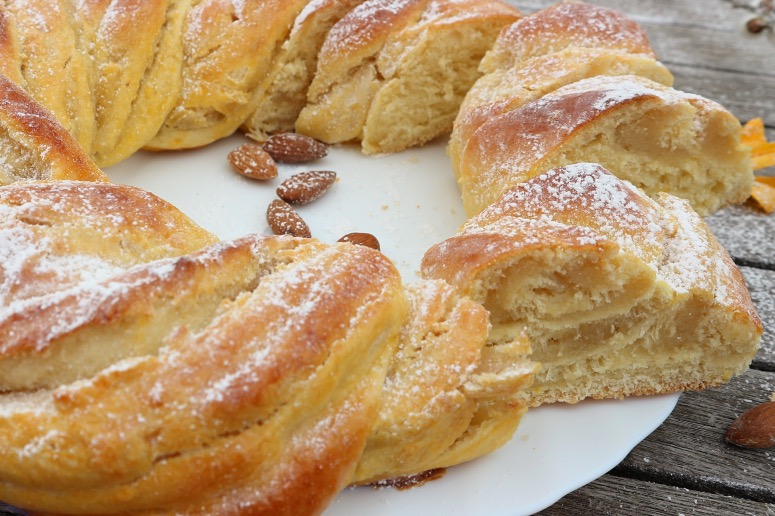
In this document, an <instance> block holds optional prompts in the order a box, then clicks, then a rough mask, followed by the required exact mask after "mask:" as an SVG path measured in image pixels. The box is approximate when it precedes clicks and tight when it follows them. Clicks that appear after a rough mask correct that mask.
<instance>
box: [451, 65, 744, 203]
mask: <svg viewBox="0 0 775 516" xmlns="http://www.w3.org/2000/svg"><path fill="white" fill-rule="evenodd" d="M740 136H741V125H740V122H739V121H738V120H737V119H736V118H735V117H734V116H733V115H732V114H731V113H729V111H727V110H726V109H724V108H723V107H722V106H720V105H719V104H717V103H716V102H713V101H711V100H708V99H705V98H703V97H700V96H698V95H692V94H688V93H683V92H680V91H677V90H674V89H672V88H669V87H667V86H663V85H661V84H657V83H655V82H653V81H650V80H648V79H645V78H642V77H637V76H613V77H607V76H598V77H591V78H588V79H583V80H580V81H578V82H574V83H571V84H568V85H566V86H563V87H561V88H559V89H557V90H555V91H553V92H551V93H548V94H546V95H545V96H543V97H541V98H539V99H537V100H535V101H533V102H530V103H528V104H525V105H524V106H522V107H521V108H519V109H516V110H514V111H509V112H507V113H504V114H502V115H500V116H497V117H495V118H492V119H490V120H489V121H488V122H487V123H485V124H483V125H481V126H480V127H479V128H478V129H477V130H476V131H475V132H474V134H473V135H472V136H471V138H470V139H469V140H468V142H467V144H466V146H465V151H464V153H463V155H462V157H461V159H460V171H459V177H458V183H459V185H460V189H461V192H462V195H463V204H464V206H465V209H466V212H467V213H468V214H469V215H473V214H476V213H478V212H480V211H482V210H483V209H485V208H486V207H487V206H489V205H490V204H491V203H493V202H495V200H497V199H498V197H499V196H500V195H501V194H502V193H503V192H505V191H506V190H507V189H508V188H509V187H510V186H513V185H516V184H518V183H520V182H523V181H526V180H527V179H530V178H532V177H535V176H537V175H539V174H541V173H542V172H545V171H546V170H549V169H551V168H553V167H557V166H562V165H566V164H570V163H575V162H582V161H590V162H596V163H600V164H601V165H603V166H604V167H605V168H607V169H608V170H610V171H611V172H612V173H614V174H616V175H617V176H618V177H621V178H622V179H626V180H628V181H631V182H632V183H633V184H635V185H636V186H638V187H639V188H642V189H643V190H644V191H645V192H646V193H647V194H649V195H656V194H657V193H659V192H668V193H671V194H674V195H677V196H679V197H682V198H684V199H687V200H688V201H689V202H690V204H691V205H692V207H693V208H694V209H695V210H696V211H697V212H698V213H699V214H700V215H706V214H709V213H712V212H713V211H715V210H717V209H718V208H720V207H722V206H724V205H727V204H731V203H739V202H743V201H744V200H745V199H747V198H748V197H749V196H750V194H751V186H752V183H753V172H752V167H751V160H750V154H749V151H748V149H747V147H745V146H743V145H742V143H741V141H740Z"/></svg>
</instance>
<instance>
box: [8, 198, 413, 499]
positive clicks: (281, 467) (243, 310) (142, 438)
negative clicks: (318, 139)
mask: <svg viewBox="0 0 775 516" xmlns="http://www.w3.org/2000/svg"><path fill="white" fill-rule="evenodd" d="M84 189H85V190H84ZM11 190H15V191H16V193H15V195H12V194H13V192H10V193H9V191H11ZM41 190H42V191H43V192H44V193H42V194H41V195H40V196H39V195H38V194H39V192H40V191H41ZM48 190H51V195H48V196H47V194H46V193H45V192H46V191H48ZM88 191H94V192H95V193H94V194H93V195H92V196H91V197H88V198H87V197H86V195H85V194H86V192H88ZM2 192H3V195H4V204H2V206H3V207H2V214H3V220H4V229H3V231H4V233H10V235H12V237H13V238H14V243H13V245H14V248H13V250H15V252H14V254H13V260H10V261H9V260H3V261H2V262H1V263H0V267H2V269H0V270H2V273H1V274H0V278H2V284H1V285H2V286H1V288H2V294H3V298H4V299H3V310H2V311H1V312H0V332H2V335H4V337H3V338H2V339H1V340H2V342H3V345H2V363H3V365H5V362H6V361H10V362H14V361H17V363H19V364H20V365H19V367H21V368H23V369H26V371H27V372H35V371H38V372H40V371H39V370H36V369H35V368H34V365H33V363H34V362H35V361H36V360H42V361H43V362H42V363H41V364H40V369H42V370H43V371H44V372H49V373H51V374H44V375H42V377H41V375H36V374H32V375H29V376H27V375H22V374H19V375H16V376H13V377H11V378H9V377H8V375H6V374H3V376H2V381H3V384H2V386H1V387H0V392H2V394H0V443H2V445H0V479H2V482H0V499H2V500H4V501H6V502H9V503H12V504H17V505H20V506H22V507H25V508H27V509H30V510H34V511H42V512H55V513H60V512H61V513H67V512H71V511H75V512H92V513H94V512H96V513H133V514H140V513H144V511H150V512H149V513H157V511H158V512H162V513H174V512H184V513H187V514H213V513H224V512H236V511H242V512H244V511H247V510H251V511H254V512H262V511H263V512H266V513H278V512H283V511H285V510H289V508H291V509H292V511H294V512H304V513H313V512H319V511H320V510H322V507H324V506H325V505H326V504H328V503H329V502H330V500H331V499H332V498H333V496H335V494H336V493H337V492H338V491H339V490H340V489H341V488H342V487H344V486H345V485H346V484H347V483H348V482H349V481H350V478H351V476H352V473H353V470H354V468H355V465H356V463H357V461H358V458H359V457H360V454H361V452H362V451H363V446H364V444H365V439H366V436H367V434H368V432H369V429H370V427H371V424H372V422H373V420H374V418H375V417H376V414H377V410H378V409H379V401H380V396H381V393H382V384H383V380H384V376H385V373H386V371H387V366H388V360H389V359H390V357H391V356H392V353H393V349H394V347H395V345H396V343H397V340H398V338H399V335H400V330H401V327H402V325H403V321H404V317H405V314H406V313H407V312H406V300H405V296H404V293H403V288H402V286H401V281H400V277H399V275H398V273H397V271H396V270H395V268H394V267H393V265H392V264H391V263H390V262H389V261H388V260H387V258H385V257H384V256H382V255H381V254H380V253H377V252H375V251H373V250H370V249H367V248H364V247H360V246H353V245H350V244H340V245H337V246H328V245H324V244H321V243H318V242H315V241H312V240H304V239H292V238H286V237H263V236H248V237H244V238H242V239H238V240H235V241H231V242H222V243H213V244H209V245H207V246H206V247H202V248H201V249H200V250H193V251H192V250H191V248H192V247H197V246H196V243H197V241H196V238H192V237H195V236H197V234H196V232H197V231H198V236H199V241H198V243H199V244H207V243H208V242H209V241H210V240H211V239H212V237H210V236H209V235H207V234H206V233H203V232H201V230H196V228H188V229H189V230H190V231H194V232H195V234H193V235H192V234H189V235H187V237H186V238H181V239H180V242H178V246H177V247H176V246H174V245H171V243H170V242H174V241H175V239H174V238H172V237H170V236H169V235H165V234H164V233H165V232H174V233H175V234H176V235H177V236H178V237H183V235H182V234H181V231H183V230H185V229H186V221H185V220H180V215H179V214H176V213H175V210H174V209H173V208H172V207H170V206H168V205H165V203H163V202H161V201H158V200H154V199H152V198H149V197H148V196H147V194H143V193H142V192H137V191H135V190H134V189H129V188H128V187H119V186H114V185H110V184H104V183H93V184H92V183H88V184H69V183H50V184H44V185H34V187H33V186H31V185H19V186H17V187H6V188H5V189H3V190H2ZM25 195H27V196H28V199H27V202H26V203H24V204H19V203H18V201H19V200H22V199H24V196H25ZM52 197H53V199H52ZM111 197H112V198H111ZM106 198H107V199H110V201H112V202H110V203H108V202H102V203H101V202H100V199H106ZM142 201H146V202H149V203H150V204H151V205H153V204H154V203H155V204H156V207H157V210H156V212H155V213H153V212H151V211H146V210H140V213H139V214H138V217H139V218H136V217H135V218H133V217H134V215H135V213H133V212H132V210H131V209H129V208H131V207H132V206H133V205H134V206H136V205H137V204H138V203H142ZM63 203H68V204H69V205H70V207H71V208H72V210H71V211H70V213H72V214H71V215H69V216H68V215H62V214H61V213H60V212H59V210H58V209H57V208H60V207H63ZM106 204H109V205H110V206H116V205H118V206H120V207H121V208H124V210H123V211H117V212H115V213H114V214H113V215H111V213H110V212H104V213H102V214H101V217H99V218H98V217H96V216H95V211H97V210H99V209H100V208H104V207H105V205H106ZM142 217H145V218H142ZM127 224H128V225H129V228H127V227H125V226H126V225H127ZM133 228H137V229H133ZM156 230H160V231H156ZM67 232H72V233H73V234H72V235H70V238H67V237H65V236H64V233H67ZM46 235H48V236H46ZM164 237H167V238H164ZM116 241H118V242H119V243H120V245H116ZM58 242H59V243H60V244H64V245H61V246H60V245H57V243H58ZM47 246H48V247H47ZM103 247H104V248H105V250H106V253H107V256H104V257H103V256H102V254H103V253H101V252H100V251H101V248H103ZM4 248H5V247H4ZM145 251H147V254H146V252H145ZM54 252H58V254H54ZM159 255H162V257H159ZM164 255H166V256H167V257H163V256H164ZM60 277H61V281H60ZM20 279H24V280H25V281H24V283H23V287H20V286H19V285H20V282H19V280H20ZM19 334H21V335H22V338H20V339H15V338H14V337H15V336H16V335H19ZM25 335H26V336H28V337H29V338H27V339H25V338H24V336H25ZM9 338H10V340H9ZM106 350H108V351H109V355H110V359H111V363H110V364H105V363H104V360H105V352H106ZM51 354H59V355H60V356H62V357H63V359H64V364H57V365H56V367H54V368H53V369H51V370H48V371H46V369H47V367H46V365H45V364H46V360H48V357H49V356H50V355H51ZM22 372H24V371H22ZM291 501H292V502H291ZM289 504H290V505H289Z"/></svg>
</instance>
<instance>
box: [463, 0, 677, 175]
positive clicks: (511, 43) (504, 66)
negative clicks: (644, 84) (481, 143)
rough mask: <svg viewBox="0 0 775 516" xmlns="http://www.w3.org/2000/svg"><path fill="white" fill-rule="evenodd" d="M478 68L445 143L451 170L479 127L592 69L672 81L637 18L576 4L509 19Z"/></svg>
mask: <svg viewBox="0 0 775 516" xmlns="http://www.w3.org/2000/svg"><path fill="white" fill-rule="evenodd" d="M479 70H480V72H482V73H483V74H484V75H483V76H482V77H481V78H480V79H479V80H478V81H477V82H476V83H475V84H474V86H473V87H472V88H471V89H470V90H469V92H468V93H467V94H466V97H465V99H464V101H463V104H462V105H461V107H460V111H459V113H458V116H457V118H456V120H455V123H454V131H453V132H452V136H451V138H450V141H449V147H448V154H449V157H450V160H451V161H452V169H453V170H454V171H455V174H456V175H457V174H459V168H460V155H461V153H462V152H463V148H464V147H465V144H466V142H467V141H468V139H469V138H470V137H471V135H472V134H473V133H474V132H475V131H476V129H478V128H479V126H480V125H482V124H483V123H484V122H486V121H487V120H489V119H490V118H493V117H495V116H497V115H499V114H502V113H505V112H507V111H512V110H514V109H517V108H519V107H520V106H522V105H523V104H525V103H527V102H529V101H531V100H535V99H538V98H540V97H542V96H544V95H546V94H547V93H549V92H551V91H554V90H556V89H557V88H559V87H561V86H564V85H566V84H570V83H572V82H575V81H578V80H581V79H585V78H587V77H594V76H597V75H638V76H641V77H646V78H648V79H651V80H653V81H656V82H659V83H661V84H664V85H666V86H672V85H673V77H672V75H671V74H670V72H669V71H668V70H667V68H665V67H664V66H663V65H662V64H661V63H659V62H658V61H656V55H655V53H654V51H653V49H652V48H651V46H650V44H649V40H648V37H647V36H646V33H645V32H644V31H643V29H641V28H640V26H638V24H636V23H635V22H633V21H632V20H630V19H629V18H627V17H626V16H624V15H623V14H622V13H620V12H618V11H614V10H613V9H608V8H606V7H600V6H595V5H591V4H585V3H581V2H570V3H560V4H556V5H554V6H551V7H548V8H546V9H542V10H540V11H537V12H535V13H533V14H531V15H529V16H526V17H524V18H522V19H520V20H519V21H517V22H515V23H513V24H512V25H510V26H509V27H507V28H506V29H504V30H503V31H502V32H501V34H500V36H499V37H498V39H497V40H496V41H495V44H494V45H493V48H492V49H491V50H490V51H489V52H488V53H487V54H486V55H485V57H484V59H482V62H481V63H480V66H479Z"/></svg>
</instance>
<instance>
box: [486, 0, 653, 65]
mask: <svg viewBox="0 0 775 516" xmlns="http://www.w3.org/2000/svg"><path fill="white" fill-rule="evenodd" d="M567 47H584V48H596V49H603V48H606V49H618V50H624V51H626V52H628V53H632V54H649V55H651V57H654V51H653V49H652V48H651V44H650V43H649V40H648V36H646V32H645V31H644V30H643V29H642V28H641V27H640V25H638V24H637V23H635V22H634V21H633V20H631V19H629V18H628V17H627V16H625V15H624V14H623V13H621V12H619V11H616V10H614V9H609V8H606V7H601V6H596V5H593V4H588V3H584V2H558V3H557V4H555V5H553V6H550V7H547V8H546V9H541V10H540V11H536V12H535V13H533V14H532V15H530V16H526V17H525V18H523V19H521V20H519V21H517V22H516V23H514V24H512V25H510V26H509V27H507V28H506V29H504V30H503V32H502V33H501V35H500V36H499V37H498V40H497V41H496V42H495V44H494V45H493V48H492V49H491V50H490V51H489V52H488V53H487V55H486V56H485V57H484V59H483V60H482V64H481V69H482V71H483V72H484V73H490V72H493V71H495V70H496V69H499V68H508V67H511V66H515V65H517V64H520V63H521V62H523V61H525V60H527V59H529V58H531V57H535V56H540V55H544V54H550V53H552V52H557V51H559V50H562V49H564V48H567Z"/></svg>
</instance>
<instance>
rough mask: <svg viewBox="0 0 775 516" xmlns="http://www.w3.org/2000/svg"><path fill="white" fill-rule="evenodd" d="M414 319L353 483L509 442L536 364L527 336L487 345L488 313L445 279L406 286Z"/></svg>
mask: <svg viewBox="0 0 775 516" xmlns="http://www.w3.org/2000/svg"><path fill="white" fill-rule="evenodd" d="M407 293H408V299H409V303H410V307H411V316H410V317H409V319H408V320H407V322H406V323H405V325H404V327H403V329H402V333H401V339H400V341H399V345H398V349H397V351H396V354H395V355H394V357H393V359H392V360H391V365H390V368H389V370H388V375H387V378H386V380H385V387H384V391H383V395H382V408H381V409H380V413H379V416H378V418H377V420H376V422H375V423H374V426H373V427H372V429H371V433H370V434H369V437H368V439H367V441H366V449H365V450H364V453H363V455H362V456H361V460H360V462H359V463H358V468H357V469H356V471H355V476H354V477H353V481H354V482H356V483H364V482H374V481H377V480H382V479H385V478H392V477H395V476H397V475H409V474H416V473H417V472H422V471H426V470H430V469H434V468H443V467H449V466H454V465H456V464H460V463H462V462H466V461H468V460H471V459H473V458H476V457H480V456H482V455H485V454H487V453H489V452H491V451H493V450H495V449H497V448H499V447H500V446H502V445H503V444H505V443H506V442H507V441H508V440H509V439H511V436H512V435H513V434H514V431H515V430H516V428H517V425H518V424H519V422H520V420H521V419H522V416H523V415H524V413H525V411H526V410H527V399H526V397H525V391H526V389H527V388H528V387H529V386H530V384H531V382H532V380H533V375H534V373H535V370H536V364H535V363H533V362H532V361H530V360H529V359H528V356H529V354H530V346H529V344H528V343H527V341H526V340H525V339H524V337H522V336H517V338H515V339H512V340H509V341H506V342H503V343H501V344H500V345H498V346H486V344H487V334H488V327H489V315H488V313H487V311H486V310H484V308H482V306H481V305H480V304H479V303H475V302H473V301H471V300H470V299H468V298H465V297H461V296H459V295H458V294H457V293H456V292H455V290H454V289H453V288H452V287H450V286H449V285H448V284H446V283H444V282H443V281H440V280H436V281H422V282H418V283H414V284H411V285H409V286H408V289H407Z"/></svg>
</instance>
